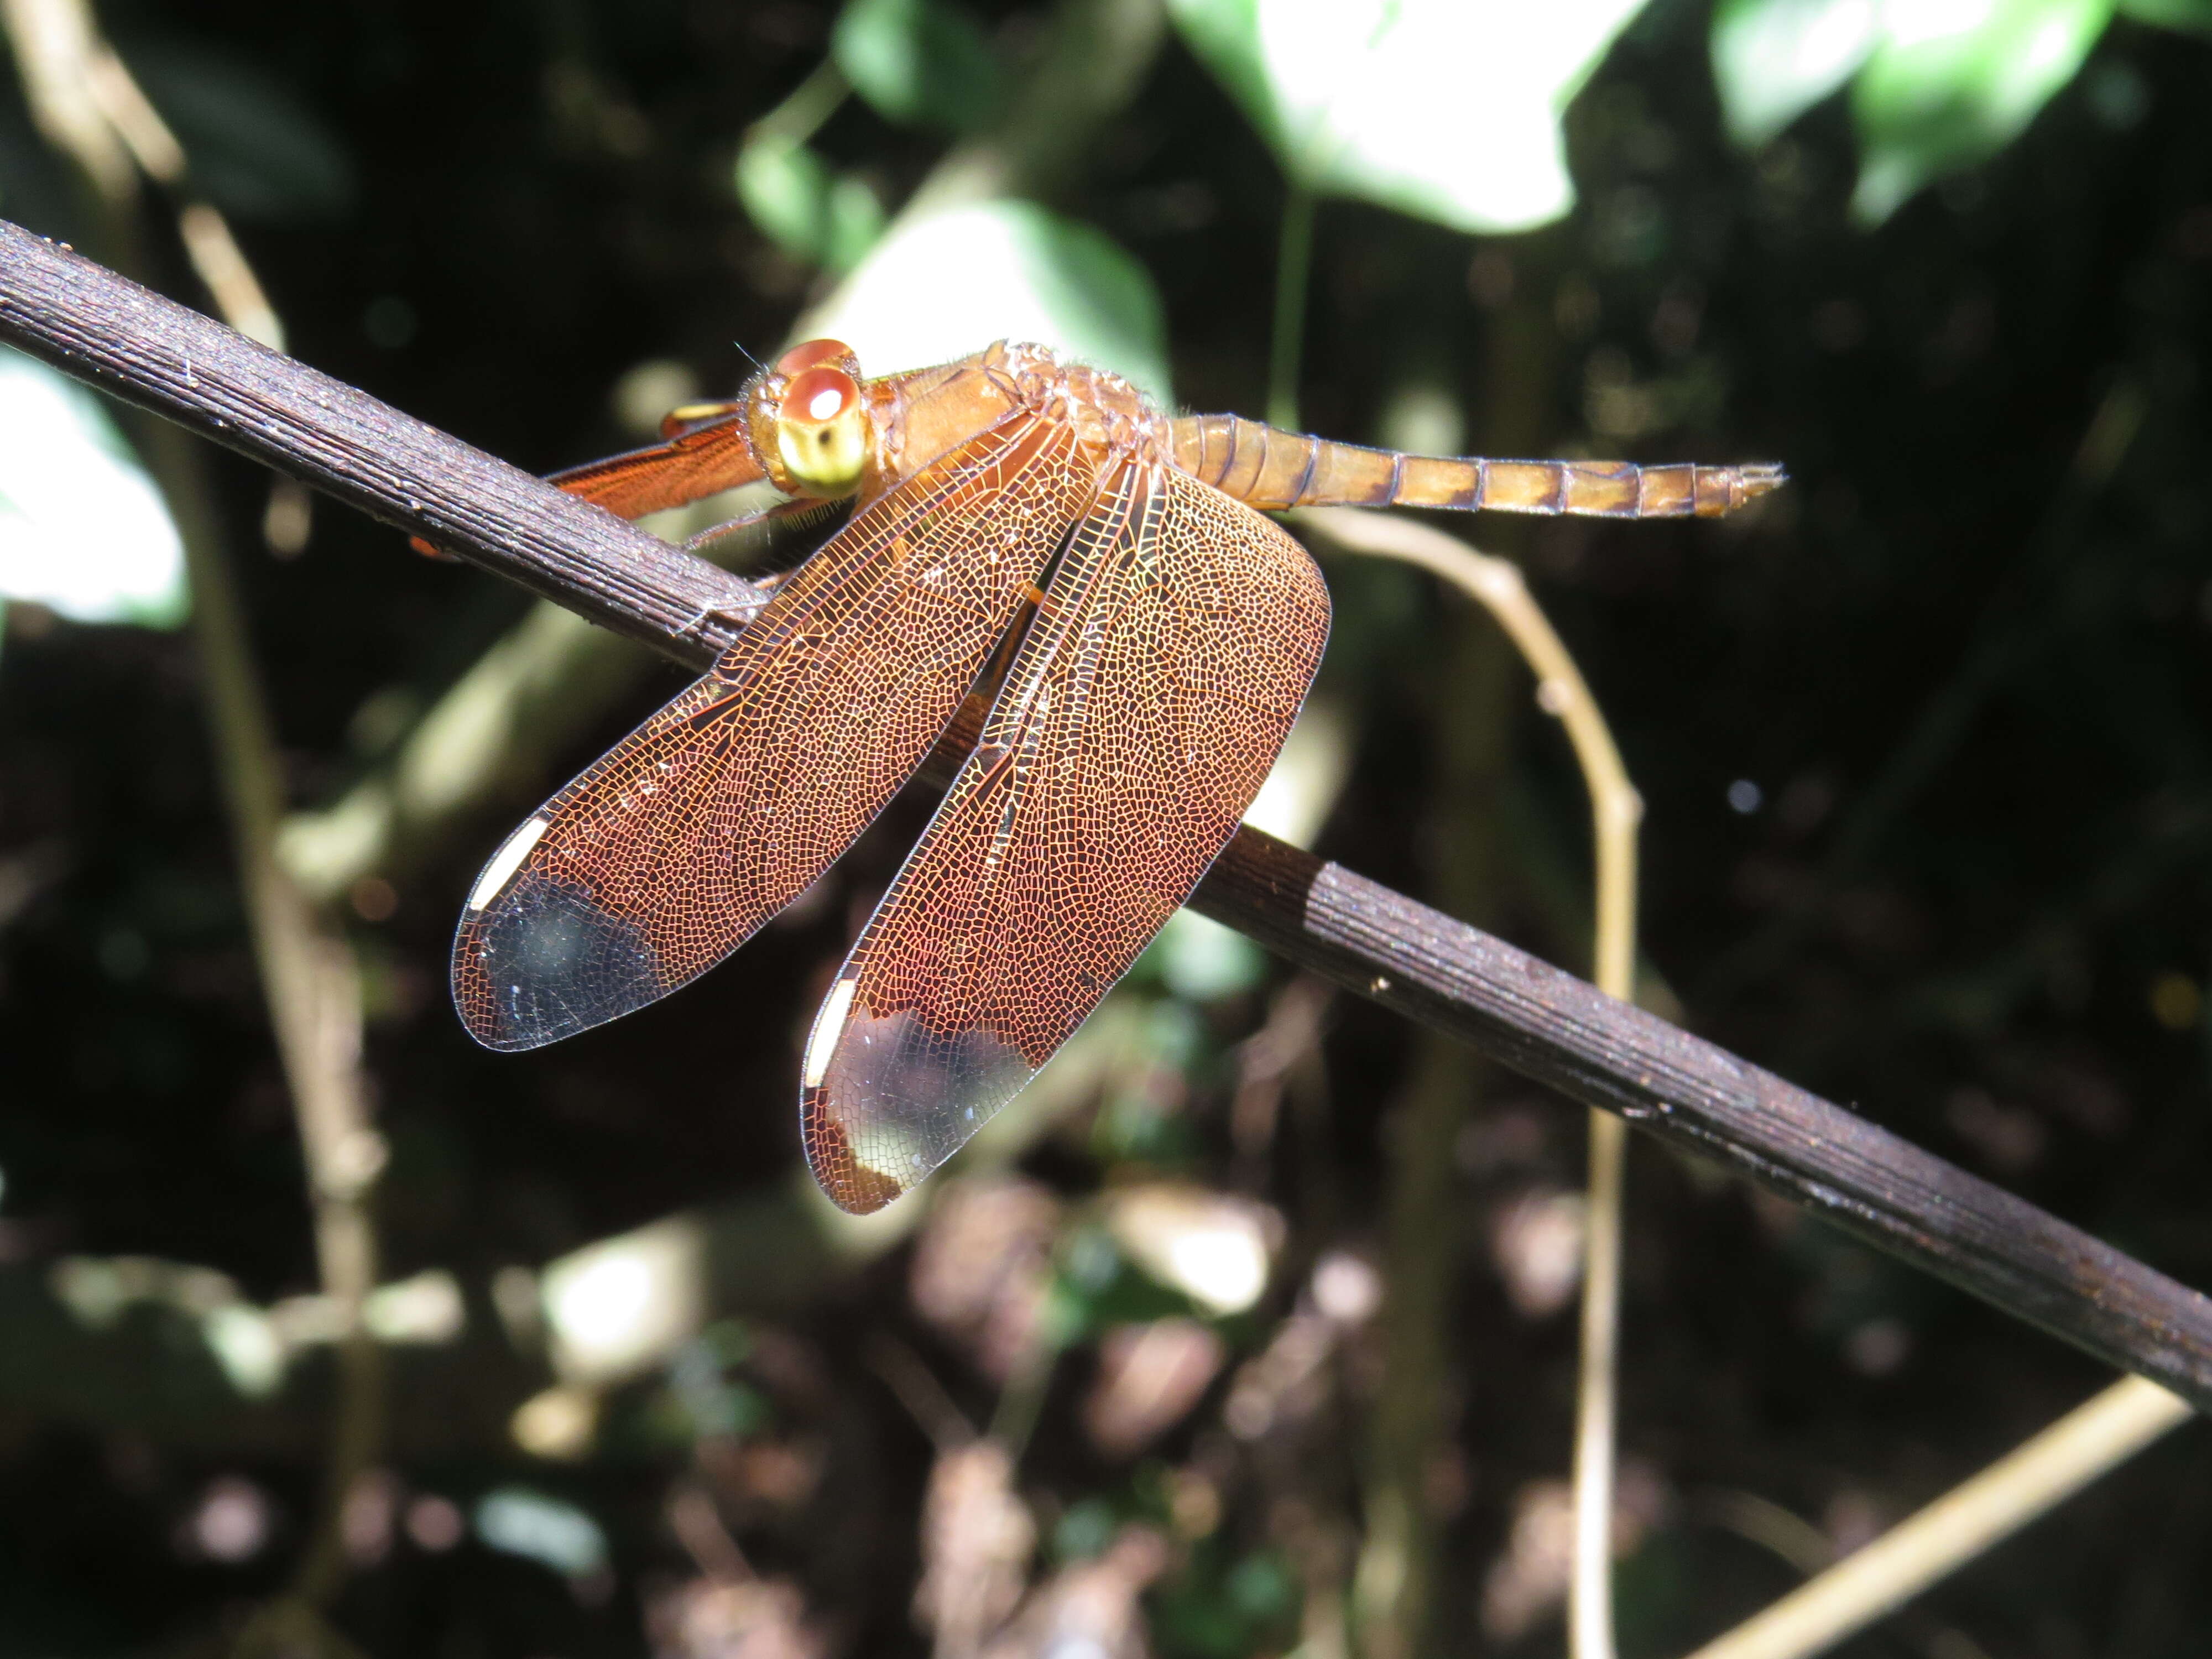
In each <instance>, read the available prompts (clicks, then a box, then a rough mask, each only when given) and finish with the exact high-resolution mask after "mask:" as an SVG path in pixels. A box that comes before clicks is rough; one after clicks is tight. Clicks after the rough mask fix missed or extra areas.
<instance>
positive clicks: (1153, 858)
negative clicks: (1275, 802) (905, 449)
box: [800, 461, 1328, 1212]
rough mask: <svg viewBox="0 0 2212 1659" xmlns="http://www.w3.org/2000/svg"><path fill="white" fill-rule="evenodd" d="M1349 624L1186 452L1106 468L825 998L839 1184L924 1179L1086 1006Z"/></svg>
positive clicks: (857, 1204) (1216, 835) (815, 1083)
mask: <svg viewBox="0 0 2212 1659" xmlns="http://www.w3.org/2000/svg"><path fill="white" fill-rule="evenodd" d="M1327 636H1328V592H1327V590H1326V589H1325V588H1324V587H1323V586H1322V580H1321V575H1320V573H1319V572H1318V571H1316V569H1315V568H1314V566H1313V562H1312V561H1311V560H1310V558H1309V557H1308V556H1306V552H1305V550H1304V548H1302V547H1300V546H1299V545H1298V544H1297V543H1296V542H1295V541H1293V540H1291V538H1290V537H1289V536H1288V535H1286V534H1285V533H1284V532H1282V531H1281V530H1279V528H1277V527H1276V526H1274V525H1273V524H1271V523H1269V522H1268V521H1267V520H1265V519H1263V518H1261V516H1260V515H1259V514H1258V513H1255V512H1253V511H1252V510H1251V509H1249V507H1244V506H1243V504H1241V503H1240V502H1237V501H1231V500H1230V499H1229V498H1228V497H1227V496H1225V495H1222V494H1221V493H1220V492H1219V491H1218V490H1215V489H1210V488H1208V487H1207V486H1206V485H1205V484H1202V483H1199V482H1197V481H1196V480H1194V479H1192V478H1190V477H1187V476H1185V475H1183V474H1182V473H1180V472H1177V471H1174V470H1173V469H1171V468H1167V467H1157V468H1155V467H1148V466H1146V465H1140V464H1138V463H1136V462H1133V461H1132V462H1128V463H1125V464H1124V465H1122V467H1121V469H1119V470H1118V471H1116V472H1115V473H1113V474H1112V475H1110V476H1109V477H1108V479H1107V480H1106V481H1105V483H1103V485H1102V487H1101V489H1100V493H1099V495H1098V496H1097V500H1096V501H1094V503H1093V506H1092V508H1091V512H1090V513H1088V514H1087V515H1086V516H1085V520H1084V521H1083V523H1082V524H1081V525H1080V526H1078V528H1077V530H1076V532H1075V534H1074V536H1073V538H1071V539H1070V542H1069V544H1068V549H1067V551H1066V554H1065V555H1064V556H1063V557H1062V559H1061V562H1060V568H1059V569H1058V570H1057V571H1056V572H1055V574H1054V577H1053V580H1052V586H1051V589H1050V591H1049V592H1048V595H1047V597H1046V599H1045V602H1044V605H1042V608H1041V609H1040V610H1039V611H1038V614H1037V617H1036V621H1035V622H1034V623H1032V624H1031V625H1030V631H1029V634H1028V636H1027V637H1026V638H1025V639H1024V641H1023V644H1022V647H1021V650H1020V652H1019V653H1018V655H1017V656H1016V658H1015V659H1014V665H1013V667H1012V671H1010V672H1009V674H1008V676H1007V679H1006V684H1005V686H1004V688H1003V689H1002V690H1000V693H999V697H998V701H997V702H996V703H995V705H994V707H993V709H992V711H991V715H990V718H989V719H988V720H987V722H986V723H985V726H984V729H983V735H982V738H981V742H980V743H979V744H977V746H976V748H975V752H974V753H972V754H971V755H970V756H969V758H968V760H967V762H966V763H965V764H964V765H963V767H962V769H961V771H960V775H959V776H958V778H957V780H956V781H954V784H953V787H952V789H951V793H949V794H947V795H946V797H945V801H944V803H943V805H941V806H940V807H939V809H938V812H937V815H936V817H934V818H933V820H932V821H931V823H930V826H929V830H928V833H927V835H926V836H923V838H922V840H921V843H920V844H919V845H918V846H917V847H916V848H915V851H914V853H913V855H912V856H911V857H910V858H909V859H908V860H907V864H906V866H905V868H904V869H903V870H902V871H901V872H900V874H899V878H898V880H897V882H896V884H894V885H893V886H892V888H891V890H890V892H889V893H888V894H887V895H886V896H884V901H883V902H882V904H881V905H880V906H879V907H878V908H877V911H876V914H875V915H874V917H873V918H872V920H871V921H869V923H868V926H867V929H866V932H865V933H863V934H862V935H861V937H860V943H859V944H858V945H855V946H854V950H853V953H852V955H851V957H849V958H848V960H847V962H846V963H845V966H844V968H843V969H842V970H841V971H840V973H839V974H838V976H837V979H836V981H835V982H834V984H833V985H832V987H831V988H830V992H829V998H828V1000H826V1001H825V1002H824V1003H823V1008H822V1012H821V1013H820V1014H819V1015H818V1016H817V1019H816V1022H815V1025H814V1030H813V1034H812V1036H811V1039H810V1040H809V1042H808V1043H807V1048H806V1057H805V1064H804V1068H803V1075H802V1078H801V1091H800V1120H801V1128H802V1132H803V1133H804V1136H805V1143H806V1154H807V1160H808V1162H809V1163H810V1164H811V1165H812V1167H813V1170H814V1174H815V1177H816V1179H817V1180H818V1181H819V1182H821V1183H822V1186H823V1190H824V1191H826V1192H827V1193H828V1194H829V1196H830V1197H831V1198H832V1199H834V1200H836V1202H837V1203H839V1204H840V1205H842V1206H843V1207H845V1208H846V1209H848V1210H854V1211H861V1212H866V1211H869V1210H873V1209H877V1208H878V1207H880V1206H883V1205H884V1204H886V1203H888V1202H890V1200H892V1199H894V1198H896V1197H897V1196H898V1195H899V1194H901V1193H902V1192H904V1191H906V1190H907V1189H908V1188H911V1187H912V1186H913V1185H914V1184H915V1182H918V1181H919V1180H921V1177H922V1176H925V1175H927V1173H928V1172H929V1171H930V1170H933V1169H935V1168H936V1167H937V1166H938V1165H939V1164H941V1163H943V1162H944V1161H945V1158H948V1157H950V1156H951V1153H952V1152H953V1151H954V1150H955V1149H956V1148H957V1147H958V1146H960V1145H961V1144H962V1143H963V1141H965V1140H966V1139H968V1137H969V1135H971V1134H973V1133H975V1130H976V1129H977V1128H978V1127H981V1125H982V1123H983V1122H984V1121H986V1120H987V1119H988V1118H989V1117H990V1116H991V1115H992V1114H993V1113H994V1112H995V1111H997V1110H998V1109H999V1108H1000V1106H1002V1105H1004V1104H1005V1103H1006V1102H1007V1101H1008V1100H1010V1099H1011V1098H1012V1097H1013V1096H1014V1095H1015V1094H1016V1093H1017V1092H1018V1091H1019V1090H1020V1089H1021V1088H1022V1087H1023V1085H1025V1084H1026V1083H1027V1082H1028V1081H1029V1080H1030V1078H1031V1077H1032V1076H1034V1075H1035V1074H1036V1071H1037V1069H1038V1068H1039V1067H1040V1066H1042V1065H1043V1064H1044V1063H1045V1061H1046V1060H1048V1059H1050V1058H1051V1056H1052V1054H1053V1053H1054V1050H1055V1049H1057V1048H1059V1047H1060V1043H1061V1042H1063V1041H1064V1040H1065V1039H1066V1037H1067V1036H1068V1035H1069V1034H1070V1033H1071V1032H1073V1030H1075V1028H1076V1027H1077V1026H1078V1025H1079V1024H1082V1022H1083V1020H1084V1018H1085V1016H1087V1015H1088V1014H1089V1013H1090V1012H1091V1009H1092V1007H1094V1006H1096V1005H1097V1001H1098V1000H1099V999H1100V998H1101V997H1102V996H1103V995H1104V994H1105V993H1106V991H1107V989H1108V988H1109V987H1110V986H1111V985H1112V984H1113V983H1114V981H1115V980H1116V979H1118V978H1120V977H1121V975H1122V974H1123V973H1124V972H1126V971H1127V969H1128V967H1129V965H1130V964H1131V963H1133V962H1134V961H1135V960H1136V958H1137V956H1138V954H1139V952H1140V951H1143V949H1144V948H1145V946H1146V945H1147V944H1149V943H1150V942H1151V940H1152V937H1153V935H1154V934H1156V933H1158V931H1159V929H1160V928H1161V927H1162V926H1163V925H1164V923H1165V922H1166V921H1167V919H1168V918H1169V917H1170V915H1173V914H1174V913H1175V910H1176V907H1177V906H1178V905H1180V904H1181V903H1182V902H1183V900H1184V899H1185V898H1187V897H1188V896H1189V894H1190V891H1191V890H1192V889H1193V888H1194V887H1195V886H1196V885H1197V884H1198V881H1199V878H1200V877H1201V876H1203V875H1204V874H1205V873H1206V866H1208V865H1209V864H1211V863H1212V861H1213V860H1214V857H1215V855H1216V854H1218V853H1219V852H1220V850H1221V848H1223V847H1224V846H1225V845H1226V844H1227V842H1228V841H1229V838H1230V836H1231V835H1233V834H1234V833H1235V832H1236V829H1237V821H1238V819H1240V818H1241V817H1243V814H1244V811H1245V809H1246V808H1247V807H1249V805H1251V803H1252V799H1253V797H1254V796H1255V795H1256V794H1257V793H1259V790H1260V786H1261V783H1262V782H1263V781H1265V780H1266V777H1267V771H1268V769H1269V768H1270V767H1271V766H1272V765H1273V763H1274V759H1275V756H1276V753H1277V751H1278V750H1279V749H1280V748H1281V747H1282V744H1283V739H1284V738H1285V736H1287V735H1288V733H1289V732H1290V729H1291V720H1293V719H1294V718H1295V717H1296V715H1297V710H1298V705H1299V703H1300V702H1301V701H1302V700H1303V699H1304V696H1305V691H1306V687H1307V686H1308V684H1310V682H1311V681H1312V678H1313V674H1314V670H1315V669H1316V667H1317V666H1318V665H1319V664H1320V661H1321V653H1322V644H1323V642H1324V641H1325V640H1326V638H1327Z"/></svg>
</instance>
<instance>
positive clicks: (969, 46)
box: [829, 0, 1006, 132]
mask: <svg viewBox="0 0 2212 1659" xmlns="http://www.w3.org/2000/svg"><path fill="white" fill-rule="evenodd" d="M829 51H830V55H831V56H832V57H833V58H836V63H837V67H838V68H839V69H840V70H843V71H844V75H845V78H846V79H847V80H848V81H850V82H852V83H853V89H854V91H855V92H857V93H859V94H860V96H861V97H863V98H865V99H866V100H868V102H869V104H870V105H872V106H873V107H874V109H875V111H876V112H877V113H878V114H879V115H881V116H883V117H884V118H885V119H886V120H891V121H899V122H903V123H907V124H908V125H926V126H937V127H949V128H951V130H952V131H955V132H970V131H974V130H975V128H977V127H979V126H981V125H983V124H984V123H985V122H987V121H988V120H989V119H990V118H992V117H993V116H994V115H995V114H997V113H998V112H999V109H1000V106H1001V105H1002V104H1003V103H1004V102H1005V100H1006V78H1005V76H1004V75H1003V74H1002V73H1001V71H1000V67H999V59H998V55H997V53H995V52H993V51H992V49H991V43H990V42H989V41H988V40H986V39H985V38H984V35H983V31H982V30H981V28H980V27H977V26H976V23H975V20H974V19H972V18H970V17H969V15H967V14H966V13H965V12H963V11H959V10H957V9H954V8H953V7H951V6H949V5H946V4H945V3H943V0H849V3H848V4H847V6H846V8H845V9H844V11H843V13H842V15H840V16H839V17H838V19H837V26H836V28H835V29H834V30H833V31H831V33H830V36H829Z"/></svg>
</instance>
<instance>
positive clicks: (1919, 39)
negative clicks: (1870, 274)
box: [1712, 0, 2169, 226]
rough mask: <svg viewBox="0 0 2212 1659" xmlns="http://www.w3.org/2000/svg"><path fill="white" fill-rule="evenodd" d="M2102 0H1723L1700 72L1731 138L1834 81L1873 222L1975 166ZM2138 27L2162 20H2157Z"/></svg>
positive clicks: (1753, 142)
mask: <svg viewBox="0 0 2212 1659" xmlns="http://www.w3.org/2000/svg"><path fill="white" fill-rule="evenodd" d="M2116 9H2123V10H2137V11H2142V10H2145V9H2148V10H2153V11H2155V10H2158V9H2160V8H2159V7H2157V6H2155V5H2153V6H2149V7H2148V8H2146V7H2144V6H2143V5H2142V4H2137V5H2134V6H2123V7H2117V8H2116V6H2115V4H2114V0H1729V3H1725V4H1723V6H1722V7H1721V8H1720V9H1719V10H1718V12H1717V14H1716V15H1715V17H1714V20H1713V34H1712V55H1713V76H1714V79H1715V81H1716V82H1717V85H1718V87H1719V89H1720V95H1721V106H1722V108H1723V111H1724V112H1725V113H1726V115H1727V118H1728V124H1729V131H1730V133H1731V134H1733V135H1734V137H1735V140H1736V142H1737V143H1740V144H1742V145H1744V146H1746V147H1747V148H1749V147H1755V146H1757V145H1759V144H1763V143H1766V142H1767V141H1768V140H1769V139H1771V138H1772V137H1775V136H1776V135H1777V134H1778V133H1779V132H1781V131H1782V130H1783V129H1784V128H1785V127H1787V126H1788V125H1790V123H1791V122H1792V121H1794V120H1796V118H1798V117H1799V116H1800V115H1802V114H1803V113H1804V112H1805V111H1806V110H1808V109H1809V108H1811V107H1812V106H1814V104H1816V103H1818V102H1820V100H1822V99H1823V98H1826V97H1827V96H1828V95H1829V94H1831V93H1832V92H1834V91H1835V90H1836V89H1837V88H1839V87H1841V86H1842V85H1843V84H1844V82H1847V81H1852V78H1853V77H1854V76H1856V77H1857V79H1856V81H1855V82H1853V84H1852V88H1851V115H1852V118H1853V121H1854V123H1855V125H1857V130H1858V137H1859V155H1860V168H1859V180H1858V188H1857V191H1855V192H1854V194H1853V196H1852V198H1851V211H1852V213H1853V215H1854V216H1856V217H1857V219H1858V220H1859V222H1861V223H1862V224H1864V225H1869V226H1872V225H1877V224H1880V223H1881V222H1882V221H1883V220H1885V219H1887V217H1888V216H1890V215H1891V214H1892V213H1893V212H1895V211H1896V210H1897V209H1898V208H1899V206H1900V205H1902V204H1904V203H1905V201H1906V200H1907V199H1908V198H1909V197H1911V196H1912V195H1913V193H1914V192H1915V191H1918V190H1919V189H1920V188H1921V187H1922V186H1923V185H1927V184H1929V183H1932V182H1933V181H1935V180H1936V179H1941V178H1942V177H1944V176H1946V175H1947V174H1950V173H1959V172H1962V171H1964V170H1965V169H1966V168H1968V167H1976V166H1978V165H1979V164H1980V163H1982V162H1984V161H1987V160H1989V159H1990V157H1991V156H1993V155H1996V153H1997V152H1998V151H1999V150H2001V149H2003V148H2004V147H2005V146H2006V145H2007V144H2008V143H2011V142H2012V141H2013V139H2015V137H2018V136H2019V135H2020V134H2021V131H2024V130H2025V129H2026V128H2027V125H2028V123H2029V122H2031V121H2032V120H2033V119H2034V118H2035V116H2036V114H2037V112H2039V111H2040V110H2041V109H2042V107H2043V106H2044V105H2045V103H2047V102H2048V101H2049V100H2050V99H2051V95H2052V94H2055V93H2057V91H2058V90H2059V88H2062V87H2063V86H2064V85H2065V84H2066V83H2067V82H2069V81H2070V80H2072V79H2073V78H2074V76H2075V73H2076V72H2077V71H2078V70H2080V69H2081V63H2082V60H2083V59H2084V58H2087V56H2088V54H2089V51H2090V48H2091V47H2093V46H2095V45H2096V43H2097V40H2098V38H2099V37H2100V35H2101V34H2102V33H2104V30H2105V26H2106V24H2107V23H2108V22H2110V21H2112V16H2113V15H2114V13H2115V10H2116ZM2145 21H2169V20H2168V19H2166V18H2165V17H2159V18H2156V19H2152V18H2149V17H2146V19H2145Z"/></svg>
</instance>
